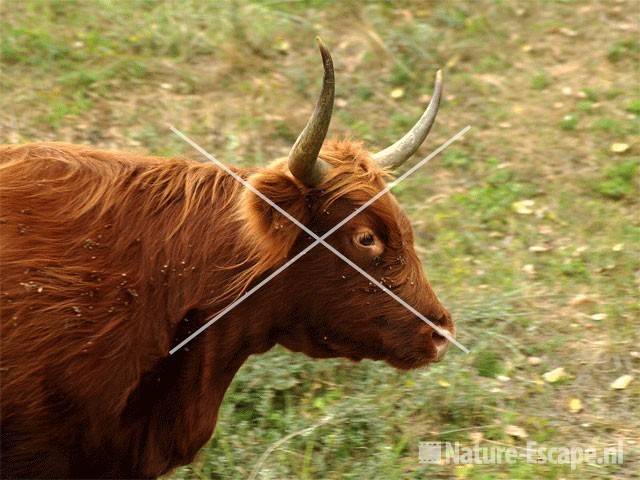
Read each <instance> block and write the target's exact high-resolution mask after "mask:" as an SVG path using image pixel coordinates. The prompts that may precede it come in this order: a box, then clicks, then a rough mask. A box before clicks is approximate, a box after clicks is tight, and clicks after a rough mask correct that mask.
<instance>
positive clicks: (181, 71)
mask: <svg viewBox="0 0 640 480" xmlns="http://www.w3.org/2000/svg"><path fill="white" fill-rule="evenodd" d="M0 9H1V19H0V35H1V43H0V59H1V63H0V67H1V76H0V82H1V83H0V91H1V94H0V143H20V142H30V141H42V140H55V141H67V142H77V143H85V144H91V145H94V146H96V147H103V148H109V149H123V150H130V151H136V152H141V153H153V154H158V155H179V154H180V155H186V156H190V157H192V158H195V159H197V158H198V154H197V153H196V152H194V151H193V150H192V149H191V148H190V147H189V146H188V145H186V144H185V143H183V142H182V141H181V140H179V139H178V138H177V137H176V136H174V135H172V134H171V133H170V132H169V130H168V124H173V125H175V126H176V127H177V128H179V129H181V130H182V131H184V132H185V133H187V134H188V135H190V136H192V137H193V138H194V139H195V140H196V141H197V142H199V143H200V144H201V145H203V146H204V147H205V148H207V149H208V150H209V151H210V152H212V153H213V154H215V155H217V156H218V158H220V159H222V160H224V161H225V162H228V163H232V164H236V165H262V164H265V163H266V162H268V161H269V160H272V159H274V158H276V157H278V156H282V155H285V154H286V153H287V152H288V150H289V148H290V147H291V145H292V142H293V141H294V140H295V138H296V136H297V135H298V133H299V131H300V130H301V128H302V127H303V126H304V123H305V122H306V120H307V118H308V115H309V113H310V111H311V109H312V107H313V103H314V101H315V98H316V95H317V92H318V89H319V85H320V78H321V62H320V59H319V55H318V53H317V49H316V45H315V42H314V37H315V36H316V35H321V36H322V38H323V39H324V41H325V43H326V44H327V46H328V47H329V48H330V49H331V51H332V53H333V56H334V61H335V66H336V77H337V98H336V107H335V113H334V116H333V122H332V128H331V133H330V135H331V136H334V137H348V138H353V139H361V140H363V141H364V142H365V143H366V145H367V146H369V147H370V148H371V149H374V150H375V149H377V148H380V147H384V146H386V145H388V144H389V143H391V142H392V141H394V140H396V139H397V138H398V137H399V136H400V135H401V134H403V133H404V132H405V131H406V129H407V128H408V127H410V126H411V125H412V124H413V123H414V121H415V120H416V119H417V118H418V117H419V115H420V114H421V112H422V110H423V108H424V106H425V105H426V103H427V102H428V100H429V95H430V93H431V89H432V86H433V76H434V73H435V70H436V68H437V67H442V68H443V69H444V77H445V98H444V100H443V102H442V106H441V110H440V114H439V116H438V121H437V123H436V126H435V127H434V129H433V131H432V134H431V136H430V137H429V140H428V141H427V142H426V144H425V145H424V146H423V147H422V148H421V150H420V154H422V155H426V154H427V153H428V152H430V151H431V150H432V149H433V148H435V147H436V146H437V145H439V144H440V143H442V142H443V141H445V140H446V139H448V138H449V137H450V136H452V135H453V134H454V133H456V132H457V131H458V130H460V129H461V128H462V127H464V126H465V125H467V124H469V125H471V126H472V127H473V129H472V130H471V132H470V133H468V134H467V135H466V136H465V138H464V140H463V141H461V142H457V143H455V144H454V145H453V146H451V147H450V148H449V149H448V150H446V151H445V152H444V153H443V154H442V155H441V156H439V157H437V158H436V159H434V160H433V161H432V162H431V163H430V164H429V165H428V166H427V167H425V168H423V169H421V170H420V171H419V172H418V173H417V174H415V175H413V176H412V177H410V178H409V179H408V180H407V181H405V182H404V183H402V184H401V185H400V186H399V187H397V188H396V189H395V190H394V192H395V194H396V195H397V197H398V199H399V201H400V203H401V204H402V205H403V207H404V209H405V210H406V212H407V213H408V215H409V217H410V218H411V220H412V223H413V227H414V229H415V232H416V242H417V249H418V252H419V253H420V255H421V257H422V259H423V261H424V264H425V268H426V271H427V272H428V275H429V278H430V280H431V283H432V285H433V287H434V288H435V290H436V292H437V293H438V294H439V296H440V298H441V299H442V301H443V303H444V304H445V305H447V306H448V307H449V309H450V310H451V311H452V313H453V315H454V317H455V319H456V321H457V326H458V332H459V339H460V341H461V342H462V343H463V344H464V345H466V346H467V347H469V348H470V349H471V353H470V354H469V355H465V354H463V353H462V352H460V351H459V350H457V349H456V348H452V349H451V350H450V351H449V353H448V355H447V357H446V358H445V361H444V362H443V363H441V364H438V365H436V366H433V367H431V368H428V369H423V370H418V371H412V372H408V373H401V372H398V371H395V370H394V369H392V368H391V367H388V366H386V365H384V364H381V363H375V362H369V361H364V362H362V363H359V364H353V363H349V362H347V361H343V360H329V361H312V360H309V359H307V358H305V357H303V356H301V355H295V354H291V353H289V352H286V351H285V350H283V349H281V348H276V349H275V350H273V351H271V352H269V353H268V354H266V355H262V356H259V357H254V358H252V359H250V361H249V362H248V363H247V364H246V365H245V366H244V367H243V368H242V370H241V371H240V373H239V374H238V375H237V377H236V379H235V380H234V382H233V384H232V386H231V389H230V390H229V392H228V394H227V396H226V398H225V401H224V404H223V407H222V409H221V412H220V415H219V422H218V425H217V429H216V432H215V435H214V437H213V438H212V440H211V442H210V443H209V445H208V446H207V447H206V448H205V449H204V450H203V451H202V453H201V454H200V455H199V457H198V459H197V461H196V462H195V463H194V464H193V465H191V466H189V467H185V468H183V469H181V470H179V471H177V472H175V473H174V474H173V475H172V477H174V478H261V479H272V478H273V479H275V478H278V479H280V478H302V479H306V478H319V479H325V478H326V479H338V478H353V479H360V478H384V479H391V478H451V477H455V478H471V479H489V478H532V479H537V478H552V479H554V478H560V477H563V478H580V479H583V478H605V477H606V478H631V477H634V476H635V477H634V478H638V477H637V472H638V470H639V469H640V460H639V458H638V448H639V447H640V434H639V432H640V411H639V410H640V409H639V408H638V404H639V401H638V400H639V397H640V381H639V380H640V379H638V378H637V377H638V374H639V373H640V358H639V357H640V353H639V350H640V346H639V336H640V335H639V331H640V328H639V324H640V320H639V317H640V307H639V295H638V292H639V291H638V288H639V285H640V261H639V259H640V221H639V216H638V192H639V179H638V166H639V163H640V162H639V156H638V154H639V152H640V141H639V140H640V119H639V116H640V88H639V84H638V80H639V76H638V74H639V73H640V72H639V66H640V40H639V38H640V37H639V33H640V28H639V25H638V9H639V4H638V3H637V1H635V0H628V1H627V0H620V1H617V0H608V1H578V0H564V1H561V0H556V1H554V0H521V1H520V0H511V1H509V0H476V1H469V2H460V1H417V0H416V1H409V0H408V1H397V2H350V1H329V0H306V1H303V0H300V1H298V0H265V1H263V2H246V1H229V0H223V1H217V2H209V1H193V0H188V1H180V2H178V1H175V2H174V1H167V2H156V1H123V0H120V1H106V0H104V1H99V0H93V1H90V0H85V1H71V0H68V1H56V2H54V1H39V0H38V1H37V0H23V1H18V0H4V1H3V2H2V3H0ZM405 168H406V167H405ZM629 376H630V377H632V378H633V377H635V380H631V381H630V382H629ZM619 439H624V440H625V463H624V465H621V466H599V465H582V466H580V467H578V469H577V470H576V471H571V470H570V468H569V467H568V466H557V465H531V464H525V463H517V464H514V465H473V466H433V465H421V464H420V463H419V461H418V442H420V441H456V440H457V441H460V442H461V443H462V444H463V445H468V446H470V445H473V444H474V443H477V442H480V444H481V445H482V446H491V445H498V446H500V445H502V446H504V445H513V446H515V447H518V448H523V447H524V446H525V445H526V441H527V440H534V441H537V442H539V443H541V444H543V445H548V446H563V445H583V446H593V447H596V448H601V447H603V446H607V445H616V442H617V441H618V440H619Z"/></svg>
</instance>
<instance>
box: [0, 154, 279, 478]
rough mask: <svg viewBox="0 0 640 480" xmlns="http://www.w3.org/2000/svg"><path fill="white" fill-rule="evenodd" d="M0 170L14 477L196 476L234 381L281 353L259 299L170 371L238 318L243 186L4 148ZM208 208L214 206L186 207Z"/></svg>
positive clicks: (174, 165) (198, 171) (161, 167)
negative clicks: (235, 286)
mask: <svg viewBox="0 0 640 480" xmlns="http://www.w3.org/2000/svg"><path fill="white" fill-rule="evenodd" d="M0 161H1V162H2V165H1V166H0V169H1V170H0V185H1V187H0V192H1V194H0V206H1V212H0V213H1V216H0V218H1V219H0V222H1V223H0V235H1V237H0V245H1V249H0V260H1V265H2V272H1V273H2V280H1V282H2V283H1V288H0V292H1V295H2V303H1V306H2V310H1V318H2V387H3V389H2V390H3V395H2V396H3V404H2V467H3V473H4V474H8V475H9V476H12V475H17V476H21V475H26V476H28V475H29V474H30V473H32V472H33V465H32V462H33V461H34V460H33V459H34V458H35V459H37V462H40V464H41V465H40V466H41V468H42V471H43V472H47V473H48V474H49V475H50V476H52V477H66V476H80V477H95V476H98V475H99V476H108V477H114V478H115V477H122V476H135V477H146V476H157V475H159V474H161V473H163V472H165V471H167V470H168V469H169V468H171V467H174V466H176V465H180V464H184V463H188V462H190V461H191V460H192V458H193V456H194V455H195V453H196V452H197V450H198V449H199V448H200V447H201V446H202V444H203V443H204V442H206V440H207V439H208V438H209V437H210V436H211V433H212V431H213V427H214V424H215V419H216V412H217V409H218V405H219V404H220V401H221V399H222V396H223V393H224V391H225V389H226V387H227V386H228V384H229V382H230V380H231V378H232V377H233V374H234V373H235V371H236V370H237V368H239V366H240V365H241V363H242V362H243V361H244V359H245V358H246V357H247V356H248V355H249V354H251V353H253V352H256V351H263V350H266V349H267V348H269V347H270V346H271V345H272V344H273V342H269V340H268V335H266V333H267V332H265V331H264V330H263V328H264V325H265V323H266V321H267V320H269V315H270V312H268V311H267V309H265V308H264V307H262V308H261V317H262V319H261V318H258V317H257V316H256V314H255V312H253V311H252V306H255V302H260V296H259V295H258V296H256V298H253V299H251V300H250V301H247V302H246V304H244V305H241V306H240V307H238V309H236V310H234V311H233V312H231V313H230V314H229V315H228V316H226V317H225V318H224V319H223V320H221V321H219V322H218V323H216V324H215V325H214V326H213V327H211V328H210V329H209V330H208V331H207V332H206V333H205V334H203V338H202V339H201V340H199V341H196V342H192V344H190V345H189V347H188V348H187V349H184V350H182V351H180V352H178V354H176V355H175V356H168V355H167V353H168V350H169V348H170V347H171V346H172V345H173V344H174V343H175V341H176V340H177V339H179V338H181V337H184V336H186V335H187V334H188V332H190V331H192V330H193V329H195V328H196V327H197V326H198V325H199V324H200V323H202V322H203V320H204V319H205V318H206V317H207V315H208V314H210V313H213V312H215V311H216V310H219V309H220V308H222V307H223V306H225V303H224V302H227V303H228V296H224V295H222V296H220V295H219V294H220V293H221V290H222V289H223V287H222V286H223V285H226V284H228V276H229V275H230V273H233V272H234V269H233V268H230V267H232V266H233V265H232V264H233V263H237V259H235V257H234V255H235V254H236V253H237V251H238V250H241V248H238V245H237V243H238V240H239V239H240V238H241V237H240V236H239V235H238V233H237V232H236V231H235V230H236V227H237V224H238V223H237V222H236V221H234V220H233V219H232V215H231V212H232V210H233V209H234V208H235V203H236V200H237V199H236V197H237V195H238V193H239V189H238V185H237V184H236V182H235V180H233V179H231V178H230V177H225V178H221V175H220V173H219V172H218V171H217V169H216V168H215V167H213V166H211V165H202V164H197V163H195V162H187V161H181V160H176V161H173V160H167V159H155V158H142V157H133V156H126V155H116V154H108V153H106V152H98V151H95V150H91V149H86V148H82V147H74V146H69V145H59V144H50V145H31V146H24V147H18V148H4V149H2V150H0ZM136 182H139V186H140V188H137V187H132V183H136ZM189 189H202V190H203V191H204V190H206V191H207V193H202V192H200V193H199V194H197V195H193V196H192V197H189V195H190V192H189ZM209 194H211V196H209ZM196 197H197V198H198V199H203V198H207V199H208V200H209V201H208V202H206V203H205V202H201V203H199V204H198V203H194V204H188V205H187V204H186V203H185V202H187V203H188V198H196ZM186 208H188V209H189V212H190V214H189V215H184V213H185V209H186ZM183 215H184V218H183V221H182V222H180V221H179V219H180V218H181V216H183ZM187 233H188V234H187ZM194 233H197V235H194ZM204 245H206V246H207V248H203V246H204ZM210 255H214V256H215V259H216V262H218V265H217V266H218V267H219V268H218V269H212V268H211V258H209V256H210ZM273 287H274V288H271V289H269V294H270V295H272V296H273V295H275V294H276V293H277V282H276V283H274V285H273ZM219 296H220V297H221V298H219V299H218V300H217V301H216V300H215V299H216V297H219ZM209 302H211V304H207V303H209ZM249 314H250V315H251V318H252V319H253V322H251V323H246V322H244V321H243V319H244V318H246V316H247V315H249ZM262 320H264V322H263V321H262ZM230 325H233V328H230ZM252 329H253V330H254V331H252ZM257 330H260V331H259V332H258V333H256V331H257ZM78 466H79V467H80V468H79V469H78Z"/></svg>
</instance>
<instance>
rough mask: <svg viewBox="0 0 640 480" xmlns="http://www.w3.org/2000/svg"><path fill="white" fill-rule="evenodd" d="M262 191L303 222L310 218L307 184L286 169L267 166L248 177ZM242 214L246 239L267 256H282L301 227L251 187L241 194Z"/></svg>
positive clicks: (289, 248) (291, 244)
mask: <svg viewBox="0 0 640 480" xmlns="http://www.w3.org/2000/svg"><path fill="white" fill-rule="evenodd" d="M248 181H249V183H250V184H251V185H252V186H253V187H254V188H255V189H256V190H258V191H259V192H260V193H262V194H263V195H264V196H266V197H267V198H268V199H270V200H271V201H272V202H273V203H275V204H276V205H278V206H279V207H280V208H281V209H283V210H284V211H285V212H287V213H289V214H290V215H291V216H293V217H294V218H296V219H297V220H298V221H300V223H302V224H307V222H308V221H309V219H310V212H309V208H308V207H307V204H306V200H305V191H306V189H307V187H305V186H304V185H302V184H301V183H300V182H299V181H297V180H296V179H295V178H294V177H292V176H291V174H290V173H289V172H288V170H287V169H286V168H277V167H276V168H266V169H265V170H262V171H260V172H258V173H255V174H253V175H251V176H250V177H249V178H248ZM241 217H242V221H243V223H244V225H245V232H246V237H247V239H248V240H249V241H250V242H251V243H253V244H254V247H255V248H258V249H259V250H261V251H262V252H263V254H264V255H268V256H270V257H272V258H273V257H277V258H279V259H282V258H284V257H286V255H287V254H288V253H289V251H290V250H291V248H292V247H293V244H294V243H295V241H296V239H297V238H298V235H300V233H302V230H301V229H300V227H298V226H297V225H296V224H294V223H293V222H291V221H290V220H289V219H288V218H287V217H286V216H284V215H283V214H282V213H280V212H279V211H278V210H277V209H275V208H274V207H273V206H272V205H270V204H269V203H268V202H266V201H265V200H264V199H262V198H260V197H259V196H258V195H256V194H255V193H254V192H252V191H251V190H249V189H245V190H244V191H243V193H242V202H241Z"/></svg>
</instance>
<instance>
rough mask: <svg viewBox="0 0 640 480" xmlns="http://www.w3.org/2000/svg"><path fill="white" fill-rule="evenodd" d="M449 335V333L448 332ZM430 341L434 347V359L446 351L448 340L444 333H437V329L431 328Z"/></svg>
mask: <svg viewBox="0 0 640 480" xmlns="http://www.w3.org/2000/svg"><path fill="white" fill-rule="evenodd" d="M449 335H451V334H450V333H449ZM431 341H432V342H433V346H434V347H435V349H436V360H440V359H441V358H442V357H443V356H444V353H445V352H446V351H447V348H449V340H447V337H445V336H444V335H442V334H440V333H438V331H437V330H433V331H432V332H431Z"/></svg>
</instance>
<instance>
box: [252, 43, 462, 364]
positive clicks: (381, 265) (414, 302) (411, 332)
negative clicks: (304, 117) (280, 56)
mask: <svg viewBox="0 0 640 480" xmlns="http://www.w3.org/2000/svg"><path fill="white" fill-rule="evenodd" d="M320 51H321V53H322V58H323V63H324V68H325V75H324V82H323V88H322V92H321V94H320V98H319V100H318V102H317V104H316V108H315V111H314V113H313V115H312V117H311V119H310V120H309V122H308V123H307V126H306V127H305V129H304V131H303V132H302V134H301V135H300V137H299V138H298V140H297V141H296V143H295V145H294V147H293V148H292V150H291V152H290V154H289V157H288V158H287V159H283V160H278V161H276V162H274V163H273V164H271V165H270V166H268V167H267V168H265V169H263V170H260V171H258V172H256V173H255V174H253V175H251V176H250V177H249V181H250V182H251V183H252V185H253V186H254V187H255V188H257V189H258V190H259V191H261V192H262V193H263V194H265V195H266V196H267V197H269V198H270V199H272V200H273V201H274V202H275V203H277V204H278V205H279V206H280V207H281V208H283V209H284V210H286V211H287V212H289V213H290V214H291V215H293V216H294V217H296V218H297V219H298V220H299V221H300V222H302V223H303V224H304V225H306V226H307V227H308V228H309V229H311V230H312V231H314V232H315V233H316V234H317V235H322V234H324V233H325V232H327V231H329V230H330V229H332V228H333V227H334V226H335V225H336V224H338V223H339V222H340V221H342V220H343V219H344V218H346V217H347V216H349V214H351V213H352V212H353V211H354V210H355V209H357V208H358V207H359V206H361V205H362V204H364V203H365V202H367V201H368V200H369V199H371V198H372V197H373V196H374V195H376V194H377V193H378V192H379V191H380V190H382V189H383V188H385V179H386V178H387V177H388V174H389V171H390V170H391V169H393V168H395V167H397V166H399V165H400V164H401V163H402V162H404V161H405V160H406V159H407V158H409V157H410V156H411V155H412V154H413V153H414V152H415V151H416V150H417V149H418V147H419V146H420V144H421V143H422V142H423V141H424V139H425V138H426V136H427V134H428V132H429V130H430V129H431V126H432V125H433V123H434V120H435V116H436V113H437V109H438V105H439V101H440V97H441V93H442V78H441V74H440V72H438V75H437V77H436V85H435V90H434V94H433V96H432V99H431V102H430V103H429V106H428V107H427V110H426V111H425V113H424V114H423V116H422V117H421V118H420V120H419V121H418V123H417V124H416V125H415V126H414V127H413V128H412V129H411V131H409V132H408V133H407V134H406V135H405V136H404V137H403V138H402V139H400V140H399V141H398V142H396V143H395V144H393V145H391V146H390V147H388V148H386V149H384V150H382V151H381V152H378V153H376V154H370V153H369V152H368V151H367V150H366V149H365V148H363V147H362V145H361V144H359V143H355V142H350V141H344V142H336V141H330V142H327V143H326V144H324V145H323V143H324V138H325V135H326V132H327V129H328V126H329V121H330V119H331V111H332V106H333V86H334V78H333V77H334V76H333V65H332V61H331V57H330V55H329V52H328V51H327V50H326V48H325V47H324V46H323V45H322V44H321V43H320ZM243 195H244V197H243V201H242V202H241V215H242V217H243V221H244V224H245V225H246V231H245V238H247V239H255V240H254V241H255V248H256V249H258V250H260V251H261V255H262V257H263V258H271V259H273V261H274V263H280V264H281V263H283V262H284V260H285V259H286V258H290V257H292V256H294V255H295V254H296V253H298V252H299V251H301V250H303V249H304V248H305V247H306V246H308V245H309V244H310V243H312V242H313V239H312V238H311V237H310V236H309V235H307V234H306V233H305V232H304V231H302V230H300V229H299V228H298V227H297V226H296V225H294V224H293V223H291V222H290V221H289V220H287V219H286V217H284V216H282V215H281V214H280V213H279V212H277V211H276V210H275V209H273V208H272V207H271V206H269V205H268V204H267V203H265V202H264V201H263V200H261V199H260V198H258V197H257V196H256V195H255V194H254V193H252V192H251V191H249V190H246V191H245V192H244V194H243ZM249 241H251V240H249ZM413 241H414V240H413V232H412V229H411V225H410V223H409V221H408V219H407V217H406V215H405V214H404V213H403V212H402V210H401V209H400V207H399V205H398V203H397V201H396V200H395V198H394V197H393V196H392V195H391V193H387V194H385V195H384V196H382V197H381V198H379V199H378V200H377V201H376V202H374V203H373V204H372V205H370V206H369V207H368V208H367V209H365V210H364V211H363V212H361V213H360V214H358V215H357V216H356V217H354V218H353V219H351V220H350V221H349V222H347V223H346V224H345V225H343V226H342V227H341V228H340V229H338V230H337V231H336V232H334V233H333V234H332V235H331V236H330V237H328V239H327V242H328V243H330V244H331V245H332V246H333V247H335V248H336V249H337V250H339V251H340V252H341V253H342V254H343V255H345V256H346V257H348V258H349V259H350V260H351V261H353V262H355V263H356V264H357V265H358V266H360V267H361V268H362V269H364V270H365V271H366V272H367V273H368V274H369V275H371V276H372V277H373V278H375V279H377V280H378V281H379V282H380V283H382V284H383V285H384V286H385V287H387V288H389V289H390V290H392V291H393V292H394V293H396V294H397V295H398V296H399V297H401V298H402V299H403V300H404V301H405V302H407V303H409V304H410V305H411V306H413V307H414V308H415V309H416V310H417V311H419V312H420V313H421V314H422V315H424V316H425V317H427V318H428V319H430V320H431V321H432V322H433V323H435V324H436V325H438V326H439V327H441V328H442V329H446V330H447V331H448V332H450V333H451V334H452V335H453V334H454V333H455V328H454V325H453V322H452V320H451V316H450V315H449V313H448V312H447V310H446V309H445V308H444V307H443V306H442V305H441V303H440V302H439V301H438V299H437V297H436V295H435V294H434V292H433V290H432V289H431V286H430V285H429V282H428V281H427V279H426V276H425V274H424V272H423V270H422V266H421V263H420V260H419V259H418V257H417V255H416V253H415V250H414V247H413ZM277 279H278V280H277V281H278V284H279V285H281V288H284V289H285V290H286V292H287V301H288V303H289V305H288V307H287V308H288V311H289V312H290V314H289V315H288V316H287V320H286V322H285V323H284V324H279V325H278V326H277V327H276V331H275V332H274V333H273V335H274V337H275V338H276V340H277V341H278V342H280V343H281V344H283V345H284V346H285V347H287V348H289V349H291V350H294V351H301V352H304V353H306V354H307V355H310V356H312V357H318V358H319V357H347V358H350V359H353V360H360V359H362V358H371V359H379V360H385V361H387V362H389V363H390V364H391V365H393V366H395V367H398V368H403V369H407V368H413V367H418V366H421V365H425V364H427V363H430V362H434V361H438V360H439V359H440V358H441V357H442V355H443V353H444V351H445V350H446V347H447V344H448V340H447V339H446V338H445V337H444V336H442V335H440V334H439V333H438V332H436V331H435V330H434V329H433V328H432V327H431V326H429V325H428V324H426V323H425V322H423V321H422V320H421V319H419V318H418V317H417V316H415V315H414V314H412V313H411V312H410V311H408V310H407V309H406V308H405V307H404V306H402V305H401V304H399V303H398V302H397V301H396V300H395V299H393V298H391V297H390V296H389V295H387V294H386V293H385V292H383V291H382V290H381V289H380V288H378V287H377V286H376V285H375V284H372V283H371V282H369V280H367V278H365V277H364V276H362V275H361V274H360V273H359V272H357V271H356V270H354V269H353V268H352V267H351V266H349V265H348V264H347V263H345V262H344V261H343V260H342V259H340V258H339V257H337V256H336V255H335V254H334V253H332V252H331V251H329V250H328V249H327V248H325V247H324V246H322V245H318V246H316V247H314V248H313V249H312V250H311V251H309V252H308V253H307V254H306V255H305V256H304V257H302V258H301V259H300V260H298V261H297V262H296V263H294V264H293V265H292V266H291V267H289V268H288V269H286V270H285V271H284V272H283V273H281V274H280V275H279V276H278V277H277Z"/></svg>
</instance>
